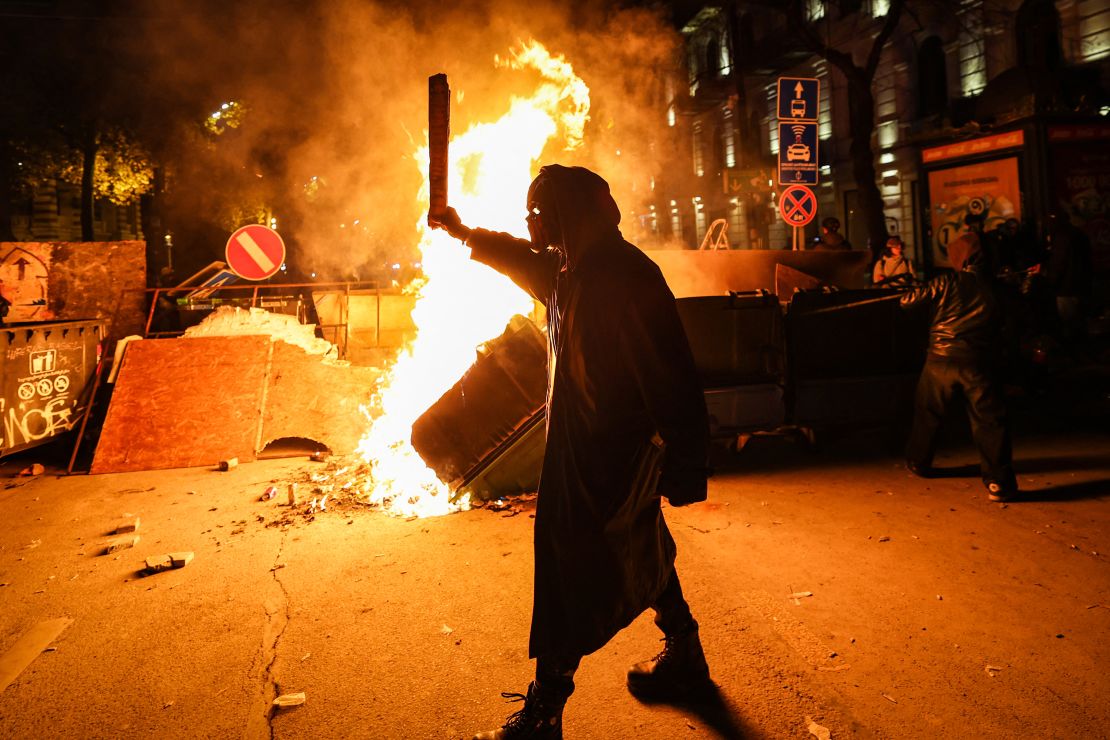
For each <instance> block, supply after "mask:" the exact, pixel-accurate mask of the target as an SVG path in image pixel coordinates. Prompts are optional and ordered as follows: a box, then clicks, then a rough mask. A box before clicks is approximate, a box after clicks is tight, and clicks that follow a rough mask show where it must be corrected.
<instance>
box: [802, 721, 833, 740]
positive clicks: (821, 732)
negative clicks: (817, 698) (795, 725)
mask: <svg viewBox="0 0 1110 740" xmlns="http://www.w3.org/2000/svg"><path fill="white" fill-rule="evenodd" d="M806 729H807V730H809V734H810V735H813V736H814V737H815V738H817V739H818V740H832V733H831V732H829V728H828V727H822V726H821V725H819V724H817V723H816V722H814V721H813V718H812V717H809V716H806Z"/></svg>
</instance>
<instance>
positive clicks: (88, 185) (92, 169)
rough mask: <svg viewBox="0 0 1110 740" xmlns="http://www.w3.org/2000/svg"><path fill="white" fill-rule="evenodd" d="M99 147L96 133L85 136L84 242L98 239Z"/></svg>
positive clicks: (82, 215) (82, 173)
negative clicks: (96, 182) (96, 183)
mask: <svg viewBox="0 0 1110 740" xmlns="http://www.w3.org/2000/svg"><path fill="white" fill-rule="evenodd" d="M97 149H98V144H97V140H96V133H95V132H93V133H90V134H89V135H88V136H87V137H86V138H85V142H84V146H82V147H81V151H82V154H84V162H83V163H82V166H81V241H83V242H91V241H96V233H95V231H94V229H93V216H94V215H95V211H94V203H93V198H94V193H95V191H94V190H93V184H94V182H93V181H94V179H95V177H96V152H97Z"/></svg>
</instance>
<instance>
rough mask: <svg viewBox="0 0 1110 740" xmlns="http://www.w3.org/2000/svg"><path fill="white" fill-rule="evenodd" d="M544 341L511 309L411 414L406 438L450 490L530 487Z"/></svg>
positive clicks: (491, 494)
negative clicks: (500, 327)
mask: <svg viewBox="0 0 1110 740" xmlns="http://www.w3.org/2000/svg"><path fill="white" fill-rule="evenodd" d="M546 364H547V343H546V340H545V339H544V336H543V334H542V333H541V332H540V330H539V329H538V328H537V327H536V325H535V324H534V323H532V322H531V321H530V320H528V319H526V318H524V317H523V316H514V317H513V319H512V321H510V322H509V326H508V328H507V329H506V330H505V332H504V333H503V334H502V335H501V336H500V337H498V338H497V339H494V340H492V341H490V342H487V343H486V344H484V345H483V346H482V347H480V348H479V350H478V357H477V359H476V361H475V362H474V364H473V365H472V366H471V367H470V369H469V370H468V371H467V372H466V374H465V375H463V377H462V378H461V379H459V381H458V382H457V383H455V385H453V386H452V387H451V388H450V389H449V390H448V391H447V392H446V393H444V394H443V396H441V397H440V399H439V400H438V401H436V403H434V404H433V405H432V406H431V408H429V409H428V410H427V411H426V412H424V414H423V415H422V416H421V417H420V418H418V419H417V420H416V422H415V423H414V424H413V427H412V446H413V449H415V450H416V452H417V453H418V454H419V455H420V457H421V458H422V459H423V460H424V462H425V463H426V464H427V465H428V467H429V468H431V469H432V470H433V471H435V473H436V475H437V476H438V477H439V479H440V480H442V481H444V482H445V483H447V485H448V487H449V488H450V489H451V491H452V493H453V494H455V495H459V494H463V493H469V494H471V495H472V496H475V497H477V498H480V499H491V498H497V497H499V496H502V495H505V494H512V493H522V492H530V491H535V490H536V488H537V486H538V485H539V474H540V466H541V464H542V462H543V448H544V443H545V441H546V436H545V426H544V402H545V400H546V394H547V371H546Z"/></svg>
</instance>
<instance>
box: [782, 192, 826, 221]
mask: <svg viewBox="0 0 1110 740" xmlns="http://www.w3.org/2000/svg"><path fill="white" fill-rule="evenodd" d="M779 214H780V215H782V220H783V221H785V222H786V223H788V224H790V225H791V226H805V225H806V224H808V223H809V222H810V221H812V220H813V217H814V216H816V215H817V198H816V197H815V196H814V195H813V191H812V190H810V189H809V188H807V187H805V186H803V185H791V186H790V187H788V188H787V189H786V190H783V191H782V195H780V196H779Z"/></svg>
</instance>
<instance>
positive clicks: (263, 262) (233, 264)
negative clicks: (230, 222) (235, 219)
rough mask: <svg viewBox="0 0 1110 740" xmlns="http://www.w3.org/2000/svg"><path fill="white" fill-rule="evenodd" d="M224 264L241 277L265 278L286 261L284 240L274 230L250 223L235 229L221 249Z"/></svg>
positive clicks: (249, 278) (247, 278)
mask: <svg viewBox="0 0 1110 740" xmlns="http://www.w3.org/2000/svg"><path fill="white" fill-rule="evenodd" d="M224 253H225V255H226V256H227V266H228V267H230V268H231V271H232V272H234V273H235V274H236V275H238V276H239V277H241V278H243V279H244V280H265V279H266V278H268V277H270V276H271V275H273V274H275V273H276V272H277V271H278V270H280V269H281V265H282V263H283V262H285V242H283V241H282V240H281V235H279V234H278V233H277V232H276V231H274V230H273V229H268V228H266V227H265V226H263V225H261V224H250V225H248V226H244V227H242V228H240V229H238V230H236V231H235V233H234V234H232V235H231V238H230V239H228V240H227V248H226V249H225V251H224Z"/></svg>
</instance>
